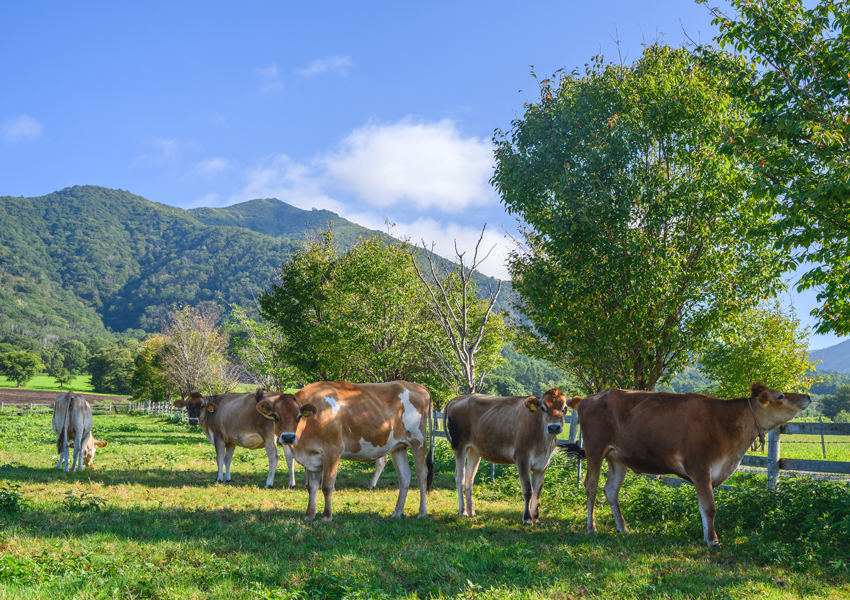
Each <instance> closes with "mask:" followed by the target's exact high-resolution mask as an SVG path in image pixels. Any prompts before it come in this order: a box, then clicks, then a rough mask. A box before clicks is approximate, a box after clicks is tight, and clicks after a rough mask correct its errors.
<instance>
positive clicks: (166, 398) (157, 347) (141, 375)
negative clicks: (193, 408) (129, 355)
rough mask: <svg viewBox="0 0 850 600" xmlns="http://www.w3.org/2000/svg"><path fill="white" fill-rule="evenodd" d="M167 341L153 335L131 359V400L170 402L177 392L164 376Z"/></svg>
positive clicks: (160, 336) (162, 337)
mask: <svg viewBox="0 0 850 600" xmlns="http://www.w3.org/2000/svg"><path fill="white" fill-rule="evenodd" d="M167 345H168V341H167V340H166V339H165V337H164V336H162V335H153V336H151V337H149V338H148V339H146V340H145V341H144V342H142V344H141V346H140V347H139V352H138V354H136V357H135V358H134V359H133V376H132V377H131V378H130V387H131V388H132V393H133V399H134V400H137V401H141V402H145V401H147V402H170V401H171V399H172V397H173V396H174V395H175V394H178V393H179V390H178V389H177V388H176V387H175V386H174V385H172V384H171V383H170V382H169V381H168V379H167V378H166V375H165V361H164V360H163V351H164V349H165V347H166V346H167Z"/></svg>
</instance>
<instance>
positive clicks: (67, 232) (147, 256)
mask: <svg viewBox="0 0 850 600" xmlns="http://www.w3.org/2000/svg"><path fill="white" fill-rule="evenodd" d="M328 225H331V226H332V227H333V230H334V232H335V234H336V239H337V242H338V243H339V244H340V246H341V247H348V246H350V245H351V244H353V243H354V242H356V240H357V239H358V238H359V237H360V236H361V235H362V236H370V235H374V234H376V233H378V232H373V231H370V230H368V229H365V228H363V227H360V226H359V225H356V224H354V223H351V222H350V221H346V220H345V219H342V218H341V217H339V216H338V215H336V214H334V213H332V212H329V211H319V210H316V211H303V210H300V209H297V208H295V207H292V206H289V205H288V204H285V203H283V202H280V201H279V200H274V199H268V200H253V201H250V202H245V203H242V204H238V205H235V206H231V207H227V208H218V209H193V210H183V209H180V208H175V207H171V206H166V205H163V204H158V203H156V202H151V201H149V200H146V199H145V198H142V197H141V196H136V195H134V194H131V193H129V192H126V191H122V190H112V189H107V188H101V187H96V186H75V187H72V188H67V189H64V190H62V191H59V192H55V193H52V194H48V195H46V196H41V197H38V198H23V197H21V198H15V197H10V196H5V197H0V335H2V334H5V333H8V332H12V333H24V334H26V335H28V336H30V337H36V338H42V339H50V338H54V339H56V338H67V337H77V336H79V335H92V334H97V333H101V332H105V331H106V328H108V329H111V330H113V331H116V332H120V331H125V330H128V329H144V330H146V331H156V330H158V329H159V327H160V325H161V323H162V317H163V315H164V314H165V311H167V310H168V309H169V308H171V307H172V306H174V305H195V304H197V303H199V302H202V301H210V302H216V303H218V304H219V305H222V306H225V305H226V304H227V303H231V302H236V303H238V304H242V305H246V306H253V303H254V298H255V297H256V296H257V295H258V294H259V292H261V291H262V290H264V289H266V288H267V287H268V286H269V284H270V281H271V280H272V278H273V277H274V275H275V274H276V272H277V270H278V268H279V266H280V264H281V262H282V261H284V260H285V259H286V258H287V257H288V256H289V255H290V254H291V253H292V251H293V250H295V249H296V248H297V247H298V246H300V245H301V244H303V243H304V240H305V239H306V236H307V234H308V232H310V231H315V230H319V229H325V228H327V226H328ZM380 235H384V236H386V234H380ZM486 281H493V280H488V279H487V278H482V279H481V282H482V283H485V282H486ZM482 287H483V286H482ZM505 297H507V294H505Z"/></svg>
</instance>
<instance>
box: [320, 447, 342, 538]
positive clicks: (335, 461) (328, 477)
mask: <svg viewBox="0 0 850 600" xmlns="http://www.w3.org/2000/svg"><path fill="white" fill-rule="evenodd" d="M338 470H339V455H338V454H337V455H335V456H334V455H331V456H325V459H324V463H323V469H322V494H324V496H325V510H324V511H323V512H322V521H323V522H325V523H330V522H331V521H333V514H332V512H331V496H332V495H333V493H334V483H336V474H337V471H338Z"/></svg>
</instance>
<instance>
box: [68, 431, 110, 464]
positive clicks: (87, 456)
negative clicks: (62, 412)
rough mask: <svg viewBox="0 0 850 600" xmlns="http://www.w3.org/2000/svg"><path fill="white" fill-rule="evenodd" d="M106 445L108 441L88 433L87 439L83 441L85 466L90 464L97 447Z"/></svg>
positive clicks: (72, 444) (72, 445)
mask: <svg viewBox="0 0 850 600" xmlns="http://www.w3.org/2000/svg"><path fill="white" fill-rule="evenodd" d="M108 445H109V443H108V442H106V441H105V440H97V439H95V437H94V435H93V434H90V435H89V439H88V440H86V441H85V442H84V443H83V462H84V463H85V464H86V466H87V467H90V466H91V464H92V461H94V454H95V452H97V449H98V448H105V447H106V446H108ZM71 447H72V448H73V447H74V443H73V442H71Z"/></svg>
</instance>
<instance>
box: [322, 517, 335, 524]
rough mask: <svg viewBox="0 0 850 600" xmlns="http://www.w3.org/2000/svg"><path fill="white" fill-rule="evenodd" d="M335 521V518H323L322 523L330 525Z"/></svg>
mask: <svg viewBox="0 0 850 600" xmlns="http://www.w3.org/2000/svg"><path fill="white" fill-rule="evenodd" d="M333 520H334V518H333V517H322V523H330V522H331V521H333Z"/></svg>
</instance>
